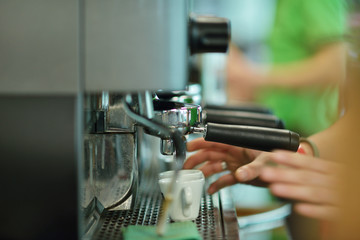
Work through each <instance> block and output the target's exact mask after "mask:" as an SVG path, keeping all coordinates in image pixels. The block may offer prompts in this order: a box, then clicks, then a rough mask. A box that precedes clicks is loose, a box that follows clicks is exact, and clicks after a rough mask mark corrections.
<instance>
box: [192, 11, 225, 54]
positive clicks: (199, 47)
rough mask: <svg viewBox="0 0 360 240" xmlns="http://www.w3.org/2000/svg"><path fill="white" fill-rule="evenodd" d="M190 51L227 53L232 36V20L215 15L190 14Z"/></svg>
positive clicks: (194, 52)
mask: <svg viewBox="0 0 360 240" xmlns="http://www.w3.org/2000/svg"><path fill="white" fill-rule="evenodd" d="M189 24H190V26H189V45H190V53H191V54H196V53H210V52H219V53H225V52H227V50H228V47H229V42H230V38H231V31H230V21H229V20H228V19H226V18H220V17H215V16H196V15H192V16H190V21H189Z"/></svg>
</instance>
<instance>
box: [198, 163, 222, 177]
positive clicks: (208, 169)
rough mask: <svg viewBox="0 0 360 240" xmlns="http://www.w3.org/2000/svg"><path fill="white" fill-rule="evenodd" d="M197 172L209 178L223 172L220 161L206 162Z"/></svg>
mask: <svg viewBox="0 0 360 240" xmlns="http://www.w3.org/2000/svg"><path fill="white" fill-rule="evenodd" d="M199 170H201V171H202V172H203V174H204V176H205V177H210V176H212V175H214V174H216V173H220V172H223V171H225V170H226V169H224V167H223V162H222V161H216V162H206V163H205V164H204V165H202V166H201V167H200V168H199Z"/></svg>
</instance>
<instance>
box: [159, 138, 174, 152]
mask: <svg viewBox="0 0 360 240" xmlns="http://www.w3.org/2000/svg"><path fill="white" fill-rule="evenodd" d="M174 151H175V149H174V144H173V142H172V140H171V139H161V140H160V153H161V154H163V155H173V154H174Z"/></svg>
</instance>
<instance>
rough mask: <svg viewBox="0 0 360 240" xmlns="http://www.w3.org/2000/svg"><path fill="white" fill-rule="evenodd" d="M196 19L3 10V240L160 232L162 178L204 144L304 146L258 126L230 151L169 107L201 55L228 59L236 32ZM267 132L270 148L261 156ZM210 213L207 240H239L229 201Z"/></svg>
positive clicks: (204, 213)
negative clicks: (129, 229)
mask: <svg viewBox="0 0 360 240" xmlns="http://www.w3.org/2000/svg"><path fill="white" fill-rule="evenodd" d="M190 10H191V8H190V6H189V2H188V1H185V0H182V1H179V0H170V1H169V0H148V1H143V0H109V1H98V0H77V1H73V0H65V1H61V3H59V1H56V0H46V1H45V0H31V1H21V0H13V1H6V0H2V1H0V16H1V19H2V20H1V21H0V31H1V33H2V34H1V35H0V47H1V51H2V54H0V66H2V67H1V71H0V79H1V80H0V106H1V107H2V109H3V113H4V114H2V119H1V124H0V130H1V132H2V137H1V138H0V139H1V144H0V150H1V151H0V154H1V159H2V163H3V166H2V167H1V168H0V169H1V170H0V178H1V180H2V182H3V183H6V184H5V187H4V189H2V198H1V200H0V201H1V202H0V203H1V206H2V207H3V211H2V216H1V217H2V221H1V226H0V238H1V239H122V235H121V231H122V228H124V227H126V226H128V225H137V224H139V225H156V224H157V223H158V218H159V215H160V212H161V202H162V198H161V195H160V192H159V189H158V186H157V182H156V176H157V173H158V172H159V171H162V170H167V169H169V168H171V169H178V168H181V165H182V162H183V161H184V159H185V154H186V150H185V140H186V139H185V136H186V135H189V134H191V133H194V132H197V133H198V132H201V133H203V134H204V138H205V139H207V138H208V137H209V136H210V139H207V140H211V141H216V139H220V140H219V141H220V142H221V141H222V142H225V143H230V144H234V145H240V146H245V147H252V148H257V149H261V150H271V149H272V148H274V147H277V146H279V145H278V142H277V141H276V139H283V140H284V142H285V145H286V146H284V147H283V148H285V149H287V148H291V149H293V148H295V147H296V144H297V141H296V140H297V139H296V134H292V133H290V132H287V131H283V130H279V131H280V132H279V131H277V130H276V131H277V132H276V134H275V135H276V136H275V137H274V135H273V133H274V132H272V131H270V130H269V129H255V130H256V131H255V134H253V133H254V131H253V129H252V128H251V126H250V127H245V126H238V128H237V132H238V133H245V135H241V136H243V137H244V138H243V140H241V141H238V139H235V140H231V142H226V141H227V140H226V139H228V137H229V136H224V137H222V138H221V137H220V138H218V137H217V136H218V134H219V131H220V132H222V129H224V127H225V128H227V129H228V126H221V124H220V125H219V124H218V125H212V124H209V123H206V124H205V122H204V121H203V119H202V110H201V107H199V106H198V105H194V104H185V103H181V102H174V101H170V100H169V99H168V98H166V97H164V96H165V95H166V94H170V95H173V94H174V91H183V90H186V89H187V80H188V68H189V59H190V56H191V55H193V54H197V53H204V52H226V51H227V47H228V42H229V39H230V33H229V22H228V21H227V20H226V19H223V18H217V17H213V16H197V15H195V14H194V13H192V12H191V11H190ZM214 131H215V132H214ZM230 131H231V129H230ZM264 131H266V132H268V134H269V135H268V136H270V138H265V140H266V139H268V140H269V142H270V143H271V142H273V143H274V141H273V140H274V139H275V143H274V144H273V143H271V144H270V147H269V145H266V146H265V145H264V146H259V145H258V139H259V137H260V138H262V139H264V137H263V136H264V135H263V133H264ZM274 131H275V130H274ZM225 132H228V131H225ZM248 133H250V135H249V134H248ZM209 134H210V135H209ZM265 135H266V134H265ZM249 136H250V139H252V140H251V141H248V140H249ZM232 137H234V136H232ZM221 139H223V140H221ZM224 139H225V140H224ZM231 139H233V138H231ZM244 139H245V140H244ZM289 141H290V142H291V143H292V144H290V145H289ZM244 142H247V143H248V144H245V145H244ZM280 142H281V141H280ZM272 144H273V145H272ZM280 148H281V147H280ZM160 153H161V154H160ZM162 156H167V157H164V159H165V158H166V159H167V160H168V161H167V163H168V164H162V163H163V162H166V161H163V162H162V160H163V158H162ZM169 159H170V160H169ZM201 204H202V205H201V212H200V213H199V217H198V218H197V219H196V224H197V226H198V230H199V232H200V233H201V235H202V237H203V239H227V238H228V239H237V238H238V225H237V220H236V214H235V210H234V208H233V205H232V203H231V199H229V198H228V197H227V196H226V194H224V193H222V192H220V193H218V194H214V195H212V196H208V195H206V194H204V196H203V199H202V202H201ZM168 221H169V220H168Z"/></svg>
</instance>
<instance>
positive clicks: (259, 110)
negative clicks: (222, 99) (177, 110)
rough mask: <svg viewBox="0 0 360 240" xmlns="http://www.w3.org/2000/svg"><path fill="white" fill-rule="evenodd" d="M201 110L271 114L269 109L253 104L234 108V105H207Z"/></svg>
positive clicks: (243, 104) (244, 104) (239, 105)
mask: <svg viewBox="0 0 360 240" xmlns="http://www.w3.org/2000/svg"><path fill="white" fill-rule="evenodd" d="M203 109H210V110H226V111H235V112H237V111H240V112H252V113H263V114H273V112H272V110H271V109H269V108H267V107H264V106H262V105H258V104H253V103H242V104H238V105H235V106H234V105H214V104H207V105H205V106H204V107H203Z"/></svg>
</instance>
